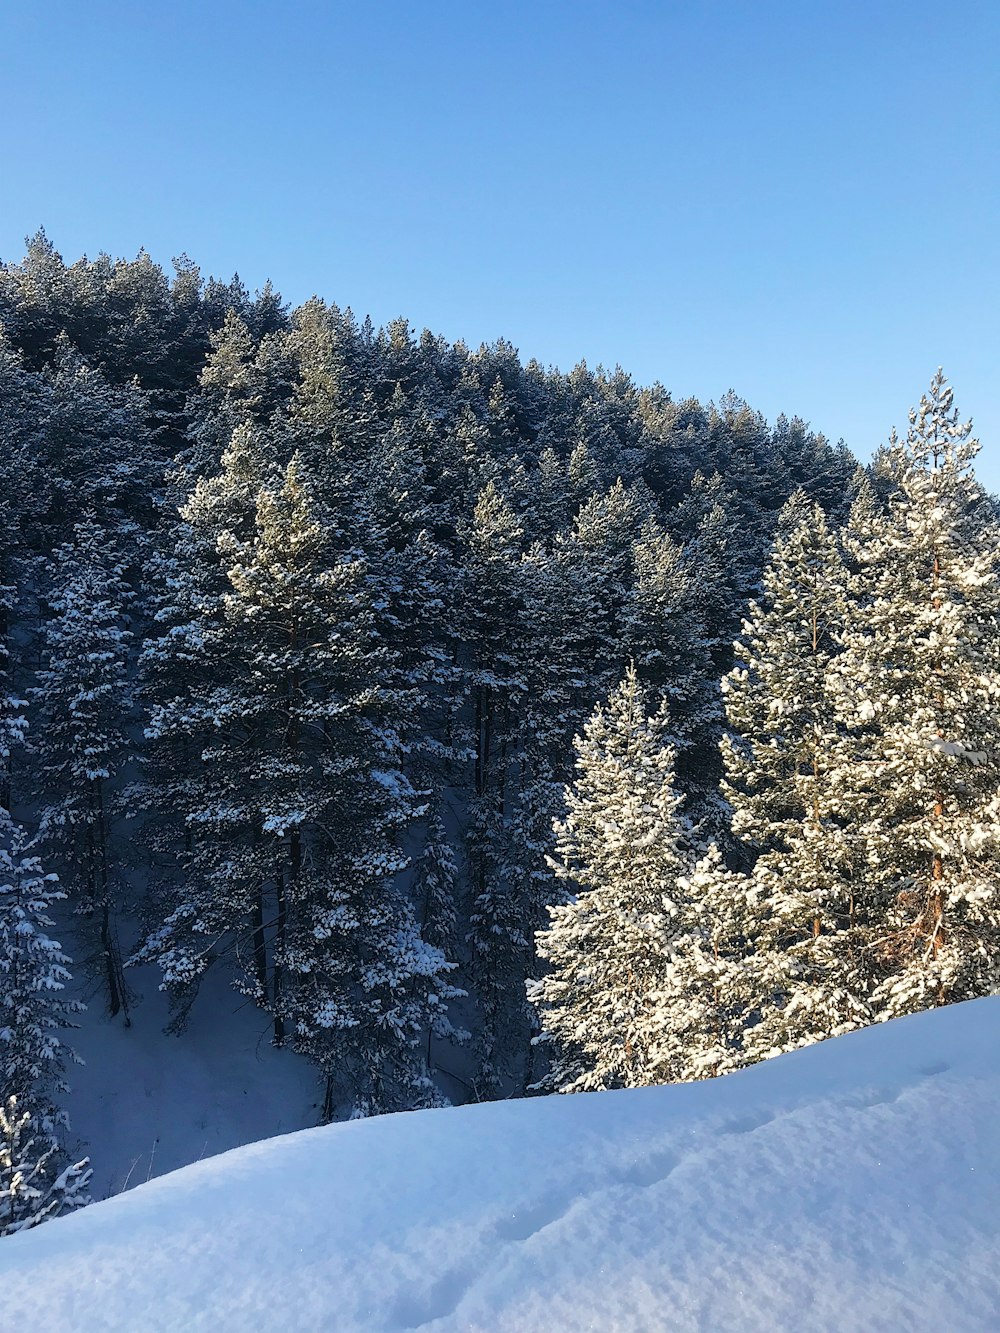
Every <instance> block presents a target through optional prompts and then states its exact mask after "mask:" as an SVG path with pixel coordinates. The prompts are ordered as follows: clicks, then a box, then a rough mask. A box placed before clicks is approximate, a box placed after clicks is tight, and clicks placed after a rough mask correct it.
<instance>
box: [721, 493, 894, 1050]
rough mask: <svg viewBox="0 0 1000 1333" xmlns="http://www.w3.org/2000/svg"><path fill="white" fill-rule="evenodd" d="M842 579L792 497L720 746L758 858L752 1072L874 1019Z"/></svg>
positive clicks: (750, 623)
mask: <svg viewBox="0 0 1000 1333" xmlns="http://www.w3.org/2000/svg"><path fill="white" fill-rule="evenodd" d="M846 581H847V576H846V572H845V569H844V565H843V562H842V560H841V556H840V552H839V550H838V546H837V541H836V538H835V536H834V535H833V534H832V533H831V532H830V531H829V529H828V527H827V524H826V519H825V516H824V514H823V511H822V509H821V508H820V507H819V505H817V504H816V503H815V502H813V501H811V500H810V499H809V498H808V497H807V496H806V495H805V493H804V492H801V491H799V492H796V493H795V494H794V495H793V496H792V498H791V499H790V500H789V501H788V502H787V504H786V505H785V506H784V508H783V510H782V512H781V515H780V517H779V522H778V535H777V538H776V540H775V544H774V547H773V550H772V554H771V559H770V562H769V563H768V566H767V568H766V570H765V572H764V579H763V594H762V597H761V599H760V601H759V602H753V603H751V605H750V612H749V616H748V618H747V620H745V621H744V626H743V630H744V634H743V641H742V642H740V643H738V644H737V646H736V651H737V656H738V659H739V665H738V666H737V667H736V668H735V669H734V670H733V671H732V672H731V673H730V674H729V676H728V677H727V678H726V679H725V681H724V682H723V684H724V690H725V695H724V697H725V701H726V712H727V717H728V721H729V724H730V727H731V728H732V730H733V732H734V733H735V735H733V736H731V737H727V738H726V740H725V741H724V744H723V749H724V754H725V759H726V774H727V784H726V788H725V790H726V795H727V797H728V799H729V802H730V804H731V807H732V811H733V816H732V827H733V832H734V833H735V834H736V835H737V837H739V838H741V839H743V843H744V847H745V848H746V849H747V851H748V852H749V856H750V858H754V857H755V858H756V861H755V864H754V866H753V872H752V875H751V877H750V881H749V884H748V886H747V896H748V903H749V909H750V910H749V915H748V919H747V921H746V923H745V926H744V929H745V932H746V935H747V937H748V940H749V946H750V948H749V954H748V957H747V958H746V960H745V962H744V984H745V985H748V986H749V987H750V999H749V1002H748V1009H749V1012H750V1013H751V1014H753V1015H754V1017H753V1018H752V1019H751V1020H750V1026H749V1027H748V1030H747V1032H746V1033H745V1034H744V1038H743V1043H742V1051H743V1059H744V1061H745V1062H751V1061H753V1060H754V1059H760V1058H762V1057H765V1056H768V1055H772V1054H775V1053H777V1052H779V1051H783V1050H791V1049H794V1047H796V1046H799V1045H803V1044H807V1043H809V1042H812V1041H817V1040H820V1039H821V1038H823V1037H826V1036H832V1035H836V1034H837V1033H840V1032H844V1031H848V1030H850V1029H851V1028H853V1027H858V1026H861V1025H863V1024H864V1023H866V1022H868V1021H870V1017H869V1011H868V1008H867V1002H866V993H867V990H868V989H869V978H868V977H867V976H866V974H865V955H864V950H863V948H862V934H863V923H862V920H861V919H859V910H860V906H859V904H858V903H857V902H856V901H855V895H856V890H857V883H856V865H855V862H856V859H857V849H856V843H855V839H854V837H853V835H852V833H851V831H850V830H848V829H847V828H845V821H844V819H843V816H842V809H841V798H840V789H841V786H842V784H843V781H844V775H845V773H847V772H849V771H850V768H851V765H852V763H853V753H852V751H851V749H850V747H849V745H848V742H847V739H846V738H845V736H844V735H843V728H841V727H839V726H838V724H837V722H836V719H835V715H834V706H833V700H832V698H831V679H830V673H831V664H832V662H833V660H834V657H835V654H836V652H837V636H838V634H839V632H840V631H841V629H842V627H843V625H844V622H845V618H846V615H847V601H846Z"/></svg>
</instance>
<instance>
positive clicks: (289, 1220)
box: [0, 999, 1000, 1333]
mask: <svg viewBox="0 0 1000 1333" xmlns="http://www.w3.org/2000/svg"><path fill="white" fill-rule="evenodd" d="M998 1109H1000V999H992V1000H980V1001H977V1002H975V1003H972V1004H966V1005H960V1006H955V1007H953V1008H950V1009H944V1010H939V1011H936V1012H933V1013H929V1014H924V1015H921V1016H919V1017H917V1018H911V1019H903V1020H900V1021H897V1022H895V1023H892V1024H888V1025H886V1026H883V1027H879V1028H874V1029H870V1030H868V1031H866V1032H862V1033H857V1034H854V1035H852V1036H849V1037H845V1038H841V1039H839V1040H837V1041H832V1042H828V1043H826V1044H825V1045H822V1046H817V1047H813V1048H812V1049H810V1050H807V1051H803V1052H799V1053H797V1054H795V1055H791V1056H785V1057H783V1058H781V1059H779V1060H776V1061H773V1062H770V1063H768V1064H766V1065H761V1066H757V1067H756V1068H754V1069H751V1070H748V1071H745V1072H743V1073H740V1074H735V1075H731V1076H730V1077H728V1078H725V1079H720V1080H717V1081H715V1082H712V1083H702V1084H691V1085H683V1086H675V1087H668V1088H656V1089H646V1090H641V1091H638V1092H621V1093H596V1094H590V1095H580V1096H575V1097H563V1098H556V1097H550V1098H537V1099H534V1100H531V1101H520V1102H504V1103H498V1104H494V1105H488V1106H470V1107H463V1108H459V1109H454V1110H444V1111H426V1112H419V1113H414V1114H410V1115H398V1116H390V1117H385V1118H382V1119H379V1120H370V1121H360V1122H353V1123H346V1124H338V1125H331V1126H329V1127H327V1128H323V1129H311V1130H306V1131H304V1132H302V1133H298V1134H292V1135H289V1136H287V1137H285V1138H281V1139H274V1140H271V1141H270V1142H265V1143H259V1144H256V1145H253V1146H251V1147H245V1148H240V1149H237V1150H235V1151H233V1152H230V1153H226V1154H225V1155H223V1156H221V1157H217V1158H214V1159H211V1160H203V1161H201V1162H198V1163H196V1164H195V1165H194V1166H190V1167H188V1168H186V1169H185V1170H182V1171H178V1172H175V1173H173V1174H171V1175H169V1176H165V1177H162V1178H160V1179H157V1180H153V1181H152V1182H151V1183H149V1184H144V1185H141V1186H140V1187H139V1188H138V1189H135V1190H131V1191H130V1192H129V1193H127V1194H123V1195H120V1196H119V1197H116V1198H113V1199H110V1200H109V1201H108V1202H106V1203H101V1204H95V1205H94V1206H93V1207H91V1208H89V1209H87V1210H85V1211H83V1212H81V1213H79V1214H76V1215H74V1216H71V1217H68V1218H65V1219H62V1220H59V1221H56V1222H51V1223H49V1224H47V1225H45V1226H42V1227H40V1228H38V1229H37V1230H36V1231H32V1232H28V1233H24V1234H22V1235H19V1236H13V1237H10V1238H8V1239H7V1240H4V1241H2V1242H0V1291H2V1293H3V1295H2V1302H0V1324H2V1326H3V1328H4V1329H5V1330H6V1329H8V1328H9V1329H11V1330H13V1329H18V1330H23V1333H36V1331H37V1333H48V1330H53V1331H56V1330H58V1331H59V1333H74V1330H86V1331H87V1333H90V1331H91V1330H94V1331H95V1333H96V1331H97V1330H122V1333H145V1331H147V1330H148V1331H149V1333H155V1331H158V1330H165V1329H176V1330H209V1329H211V1330H223V1331H227V1330H233V1331H234V1333H235V1331H237V1330H239V1331H240V1333H243V1330H247V1329H254V1330H256V1331H258V1333H271V1331H273V1333H277V1331H278V1330H305V1331H307V1333H321V1331H326V1330H341V1329H343V1330H375V1329H379V1330H403V1329H418V1328H419V1329H435V1330H446V1329H450V1330H457V1329H469V1330H482V1331H483V1333H486V1331H487V1330H488V1331H489V1333H496V1331H497V1330H539V1331H540V1333H541V1331H542V1330H544V1333H552V1330H583V1329H600V1330H605V1329H607V1330H642V1331H643V1333H648V1331H649V1330H655V1329H666V1330H671V1333H682V1331H683V1330H704V1331H706V1333H721V1331H723V1330H739V1333H753V1330H762V1331H763V1330H767V1333H775V1330H788V1333H793V1331H794V1333H809V1331H810V1330H820V1329H824V1330H831V1333H832V1331H833V1330H836V1333H852V1331H856V1333H878V1331H879V1330H886V1331H889V1330H891V1331H892V1333H900V1331H901V1330H907V1331H910V1330H927V1331H928V1333H930V1330H934V1333H939V1331H940V1330H949V1333H967V1331H971V1330H976V1333H987V1330H990V1331H991V1333H993V1331H995V1330H996V1329H997V1328H998V1327H1000V1133H998V1129H997V1124H998V1118H997V1112H998Z"/></svg>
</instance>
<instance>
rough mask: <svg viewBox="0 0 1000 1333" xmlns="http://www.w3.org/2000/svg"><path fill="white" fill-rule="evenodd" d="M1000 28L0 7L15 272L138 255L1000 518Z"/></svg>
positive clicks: (3, 203) (777, 18)
mask: <svg viewBox="0 0 1000 1333" xmlns="http://www.w3.org/2000/svg"><path fill="white" fill-rule="evenodd" d="M998 52H1000V5H998V4H996V3H995V0H990V3H974V2H972V0H966V2H964V3H963V2H962V0H958V2H957V3H953V4H952V5H950V6H947V7H945V6H937V5H931V4H929V3H924V2H923V0H894V2H893V3H885V2H883V0H865V2H864V3H860V2H858V0H829V3H827V2H825V0H787V2H779V0H775V2H771V0H716V2H715V3H712V2H710V0H703V2H701V3H699V0H686V2H685V3H680V0H661V3H627V0H624V2H623V3H619V4H617V5H610V4H607V3H603V4H594V3H589V2H588V0H575V2H574V3H562V2H561V0H553V2H552V3H547V2H546V0H535V2H534V3H531V4H528V3H501V2H496V3H493V4H489V5H487V4H483V3H479V2H478V0H464V2H463V3H458V2H451V0H440V2H439V0H409V2H404V0H369V2H368V3H364V2H363V0H355V2H354V3H350V4H347V3H338V2H337V0H325V2H324V0H314V2H312V3H296V0H288V2H287V3H283V4H278V3H276V0H271V3H247V0H243V3H235V2H233V0H212V2H211V3H208V4H205V3H192V0H172V3H170V4H169V5H159V6H153V5H148V6H146V5H142V6H140V5H137V4H134V3H128V4H126V3H111V2H104V3H102V2H101V0H91V3H87V4H81V3H70V2H69V0H49V3H47V4H45V5H41V4H38V3H37V2H36V0H31V3H26V2H24V0H5V3H4V4H3V6H2V7H0V109H2V110H3V123H4V126H5V131H6V132H5V136H4V137H5V144H4V153H3V164H4V165H3V169H2V172H0V257H3V258H4V259H16V258H19V257H20V256H21V254H22V253H23V241H24V237H25V235H26V234H27V233H29V232H33V231H35V230H36V228H37V227H38V226H39V225H41V224H44V226H45V227H46V229H47V231H48V233H49V236H50V237H51V239H52V240H53V242H54V243H55V244H56V246H57V248H58V249H59V250H60V251H61V252H62V254H63V255H64V256H65V257H66V258H67V259H69V260H72V259H75V258H77V257H78V256H79V255H80V254H82V253H86V254H90V255H94V254H96V253H97V252H98V251H100V250H106V251H109V252H110V253H112V254H114V255H119V254H123V255H130V256H131V255H134V254H135V252H136V251H137V250H138V249H139V247H140V246H145V247H146V249H147V250H149V251H150V252H151V253H152V254H153V256H154V257H155V258H156V259H158V260H160V261H161V262H164V263H168V262H169V260H170V258H171V256H172V255H175V254H179V253H180V252H182V251H186V252H187V253H188V254H189V255H190V256H191V258H192V259H194V260H196V261H197V262H198V263H199V264H200V265H201V266H202V269H203V271H204V272H206V273H209V272H212V273H215V274H216V275H217V276H223V277H228V276H229V275H230V274H231V273H232V272H233V271H234V270H238V271H239V273H240V274H241V276H242V277H243V278H244V280H245V281H246V282H247V284H248V285H249V286H250V287H251V288H253V287H256V286H259V285H260V284H261V283H262V282H263V281H264V279H265V278H267V277H270V278H272V279H273V281H274V282H275V284H276V286H277V287H278V288H279V289H280V290H281V291H282V292H283V294H284V295H285V296H286V297H287V298H289V299H290V300H291V301H292V302H295V303H297V302H299V301H301V300H303V299H305V298H306V297H308V296H310V295H311V294H312V293H313V292H317V293H319V294H320V295H322V296H324V297H327V298H328V299H330V300H334V301H336V302H337V303H338V304H340V305H344V306H346V305H349V306H351V307H352V308H353V309H354V310H355V312H356V313H358V314H359V315H363V314H371V315H372V317H373V318H374V319H375V320H376V322H383V321H385V320H387V319H390V318H392V317H394V316H396V315H405V316H406V317H407V318H408V319H409V320H410V321H411V322H412V323H413V324H414V325H415V326H416V327H417V328H422V327H424V326H427V327H430V328H431V329H433V330H434V331H435V332H438V333H443V334H444V335H446V336H447V337H449V338H459V337H461V338H464V339H465V341H466V342H468V343H470V344H473V345H477V344H478V343H479V342H481V341H484V340H487V341H490V340H493V339H495V338H498V337H506V338H508V339H510V340H511V341H512V342H513V343H515V345H516V346H518V347H519V348H520V350H521V353H522V355H523V356H525V357H529V356H535V357H537V358H538V359H539V360H540V361H542V362H544V363H546V364H557V365H559V366H561V367H562V368H564V369H565V368H568V367H569V366H571V365H572V364H573V363H574V362H576V361H578V360H580V359H581V358H583V359H586V361H587V362H588V363H589V364H591V365H594V364H596V363H598V362H603V363H604V364H605V365H607V366H612V365H614V364H616V363H620V364H621V365H622V366H624V367H625V368H626V369H627V370H628V371H630V372H631V373H632V374H633V375H634V377H635V378H636V379H638V380H640V381H642V382H647V381H650V380H653V379H659V380H661V381H662V382H663V383H664V384H665V385H666V386H667V387H668V388H669V389H671V391H672V392H673V393H674V394H675V395H678V396H686V395H688V394H695V395H697V396H698V397H700V398H702V399H706V400H707V399H709V398H715V399H717V398H719V397H720V396H721V394H722V393H724V392H725V390H726V389H728V388H733V389H735V390H736V391H737V393H739V394H741V395H742V396H743V397H744V398H746V399H747V400H748V401H749V402H750V403H751V404H753V406H755V407H757V408H759V409H760V410H761V411H762V412H764V414H765V415H766V416H767V417H768V418H769V419H773V418H774V417H775V416H776V415H777V414H778V413H779V412H781V411H785V412H787V413H789V414H791V413H793V412H797V413H799V414H800V415H802V416H804V417H806V418H807V419H808V420H810V421H811V422H812V423H813V425H814V426H815V427H817V428H819V429H822V430H823V431H825V432H826V434H828V435H829V436H831V437H832V438H834V439H836V438H837V437H838V436H843V437H844V438H845V439H846V440H847V442H848V443H849V444H850V445H851V446H852V448H854V449H855V450H857V451H858V452H859V453H862V454H865V453H867V452H868V451H870V449H871V448H872V447H873V446H874V445H875V444H877V443H878V442H879V441H881V440H883V439H885V437H886V435H887V434H888V430H889V427H890V426H892V425H893V424H897V425H899V426H904V425H905V415H906V409H907V407H908V406H909V405H910V404H911V403H913V402H915V401H916V400H917V398H919V396H920V393H921V392H922V391H923V389H924V388H925V387H926V385H927V383H928V382H929V380H930V377H931V375H932V373H933V371H934V369H935V367H936V366H937V365H939V364H941V365H943V366H944V368H945V372H946V373H947V375H948V376H949V378H950V379H951V380H952V382H953V384H954V386H955V390H956V402H957V404H958V406H959V408H960V409H961V411H962V412H963V414H964V415H971V416H973V417H974V418H975V423H976V426H977V431H978V433H979V435H980V437H981V438H982V440H983V444H984V456H983V467H982V472H983V474H984V478H985V479H987V480H989V481H990V483H991V484H992V485H993V486H994V487H995V488H998V489H1000V396H998V392H997V369H998V364H1000V356H998V352H1000V336H998V331H997V312H998V311H1000V264H998V245H1000V242H998V236H1000V216H998V215H1000V166H998V162H1000V151H998V150H1000V143H998V129H1000V73H998V71H1000V58H998Z"/></svg>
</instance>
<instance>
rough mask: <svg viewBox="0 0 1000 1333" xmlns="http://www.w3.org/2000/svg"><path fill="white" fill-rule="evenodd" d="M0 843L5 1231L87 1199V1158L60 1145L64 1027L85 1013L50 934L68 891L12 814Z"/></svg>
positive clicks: (0, 1192)
mask: <svg viewBox="0 0 1000 1333" xmlns="http://www.w3.org/2000/svg"><path fill="white" fill-rule="evenodd" d="M0 832H2V844H0V1087H2V1088H3V1090H4V1099H3V1103H0V1235H8V1234H11V1233H13V1232H14V1231H18V1230H23V1229H25V1228H26V1227H29V1226H34V1225H36V1224H37V1223H39V1222H42V1221H44V1220H45V1219H46V1218H47V1217H50V1216H54V1215H55V1214H56V1213H58V1212H60V1211H63V1210H64V1209H67V1208H69V1207H73V1206H77V1205H79V1204H82V1203H86V1202H87V1198H86V1194H85V1186H86V1181H87V1178H89V1175H90V1173H89V1171H87V1170H86V1169H85V1168H86V1165H87V1164H86V1162H81V1163H78V1164H76V1165H75V1166H74V1165H72V1164H70V1163H67V1161H66V1154H65V1151H64V1149H63V1146H62V1137H63V1134H64V1131H65V1128H66V1123H67V1122H66V1116H65V1114H64V1113H63V1112H62V1111H61V1110H60V1109H59V1101H60V1097H61V1094H62V1093H64V1092H66V1091H67V1086H66V1081H65V1066H66V1060H67V1057H68V1058H71V1059H75V1056H73V1053H72V1052H71V1051H70V1050H69V1049H68V1048H67V1047H66V1046H65V1044H64V1043H63V1041H62V1040H61V1037H60V1035H59V1034H60V1033H61V1032H62V1031H63V1030H64V1029H65V1028H67V1027H72V1026H73V1017H74V1015H76V1014H78V1013H80V1012H81V1011H82V1010H83V1005H82V1004H80V1003H79V1002H78V1001H75V1000H69V999H67V998H66V997H65V989H66V985H67V982H68V981H69V980H70V974H69V971H68V969H67V964H68V963H69V961H70V960H69V959H68V958H67V957H66V955H65V954H64V953H63V951H62V948H61V946H60V945H59V944H58V943H57V942H56V941H55V940H53V939H52V937H51V936H50V935H49V933H48V932H49V931H50V930H51V928H52V925H53V921H52V917H51V915H50V913H51V911H52V907H53V904H54V903H56V902H58V901H59V900H60V899H63V898H65V896H66V895H65V894H64V893H62V892H61V891H60V890H59V889H58V888H57V887H56V876H55V875H51V874H49V875H47V874H45V873H43V871H42V868H41V863H40V861H39V859H38V857H37V856H35V855H34V854H33V844H31V843H30V842H29V841H28V840H27V837H26V835H25V832H24V830H23V829H22V828H21V827H20V826H19V825H16V824H13V823H12V822H11V821H10V819H9V818H8V817H7V816H6V815H4V816H3V817H2V830H0Z"/></svg>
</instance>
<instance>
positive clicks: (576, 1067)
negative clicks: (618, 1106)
mask: <svg viewBox="0 0 1000 1333" xmlns="http://www.w3.org/2000/svg"><path fill="white" fill-rule="evenodd" d="M669 725H670V723H669V719H668V717H667V714H666V711H665V709H663V708H661V709H660V710H659V711H658V712H656V713H654V714H652V715H649V714H648V713H647V711H646V706H645V701H644V698H643V692H642V690H641V688H640V685H639V681H638V678H637V676H636V672H635V669H634V667H633V668H630V669H629V671H628V674H627V675H626V677H625V680H624V682H623V683H622V684H621V686H620V687H619V688H618V689H617V690H615V691H614V692H613V694H612V695H611V697H610V699H609V701H608V704H607V706H606V707H603V706H599V707H598V708H597V710H596V712H595V713H594V714H593V716H592V717H591V718H590V720H589V721H588V723H587V725H586V727H585V728H584V734H583V736H582V738H579V739H578V740H577V742H576V752H577V761H576V777H575V780H574V782H573V784H572V786H571V787H569V788H568V789H567V792H566V805H567V815H566V818H565V819H564V820H562V821H560V822H558V823H557V824H556V830H555V831H556V857H555V858H554V859H553V861H552V863H551V864H552V868H553V870H554V872H555V874H556V877H557V878H558V879H559V880H560V881H562V882H564V883H566V884H568V885H569V886H570V887H571V889H573V890H575V892H576V896H575V897H574V898H572V899H571V900H570V901H569V902H568V903H565V904H558V905H556V906H553V907H551V908H550V925H549V928H548V929H547V930H544V931H541V932H540V933H539V935H538V937H537V946H538V952H539V954H540V956H541V957H542V959H544V960H545V961H546V962H547V963H548V964H549V966H550V968H551V971H550V972H549V974H548V975H547V976H544V977H543V978H542V979H541V980H538V981H533V982H530V983H529V986H528V994H529V997H530V999H531V1002H532V1003H533V1004H534V1005H535V1006H536V1007H537V1008H538V1011H539V1017H540V1022H541V1028H542V1036H541V1038H540V1039H539V1040H540V1041H542V1042H544V1043H545V1044H546V1047H547V1048H551V1050H552V1065H551V1069H550V1071H549V1073H548V1074H547V1075H546V1077H545V1078H544V1079H543V1081H542V1083H541V1084H540V1086H542V1087H545V1088H548V1089H551V1090H554V1091H558V1092H577V1091H584V1090H587V1089H596V1088H613V1087H635V1086H638V1085H640V1084H647V1083H654V1082H656V1081H658V1079H659V1078H660V1077H661V1075H662V1073H663V1067H662V1063H661V1062H660V1061H659V1060H658V1058H657V1051H658V1047H659V1045H660V1044H661V1035H660V1027H661V1014H660V1004H661V999H662V991H663V985H664V980H665V976H666V968H667V964H668V961H669V958H670V954H671V947H672V941H673V939H674V937H675V936H676V935H678V934H680V933H681V931H682V929H683V928H684V926H685V925H686V918H685V911H686V908H685V904H684V902H683V899H682V889H681V882H682V880H683V877H684V875H685V872H686V871H687V870H689V869H690V866H689V861H690V859H691V850H690V846H689V829H688V828H687V826H686V824H685V821H684V819H683V817H682V815H681V813H680V807H681V797H680V796H679V795H678V794H677V792H676V790H675V788H674V771H673V762H674V751H673V748H672V747H671V746H670V745H669V744H667V743H666V740H665V737H666V735H667V734H668V731H669ZM667 1077H669V1075H667Z"/></svg>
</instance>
